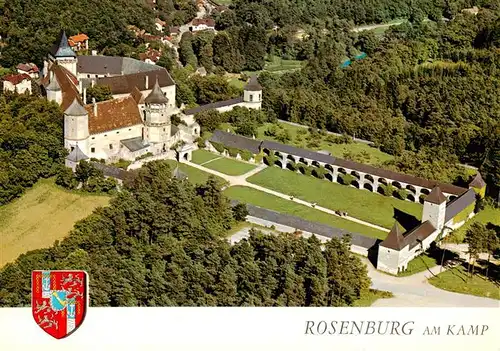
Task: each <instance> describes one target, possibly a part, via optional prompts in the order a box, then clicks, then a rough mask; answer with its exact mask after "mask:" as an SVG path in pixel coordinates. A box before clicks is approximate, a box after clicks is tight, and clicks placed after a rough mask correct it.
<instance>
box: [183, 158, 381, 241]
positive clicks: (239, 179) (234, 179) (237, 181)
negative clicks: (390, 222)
mask: <svg viewBox="0 0 500 351" xmlns="http://www.w3.org/2000/svg"><path fill="white" fill-rule="evenodd" d="M182 162H183V163H186V164H188V165H189V166H191V167H194V168H198V169H199V170H202V171H204V172H207V173H211V174H214V175H216V176H218V177H221V178H222V179H224V180H226V181H227V182H229V184H230V186H233V185H241V186H246V187H249V188H253V189H256V190H260V191H263V192H265V193H268V194H272V195H274V196H278V197H281V198H282V199H285V200H288V201H293V202H296V203H299V204H301V205H305V206H308V207H314V208H315V209H317V210H319V211H322V212H326V213H328V214H331V215H333V216H337V217H341V218H344V219H347V220H349V221H351V222H356V223H359V224H363V225H365V226H367V227H372V228H375V229H378V230H381V231H384V232H389V229H387V228H384V227H380V226H378V225H376V224H372V223H369V222H365V221H362V220H360V219H357V218H354V217H351V216H339V215H337V214H336V213H335V211H333V210H331V209H329V208H325V207H321V206H318V205H316V204H313V203H311V202H307V201H304V200H301V199H297V198H295V197H294V198H293V199H292V198H291V197H290V195H287V194H283V193H280V192H278V191H274V190H271V189H268V188H265V187H263V186H260V185H256V184H252V183H249V182H247V181H246V179H247V178H249V177H251V176H253V175H254V174H256V173H258V172H260V171H261V170H263V169H264V168H266V167H267V166H266V165H260V166H258V167H257V168H255V169H253V170H251V171H250V172H248V173H245V174H243V175H241V176H228V175H226V174H224V173H221V172H217V171H214V170H213V169H210V168H206V167H203V166H201V165H198V164H196V163H193V162H187V161H184V160H183V161H182Z"/></svg>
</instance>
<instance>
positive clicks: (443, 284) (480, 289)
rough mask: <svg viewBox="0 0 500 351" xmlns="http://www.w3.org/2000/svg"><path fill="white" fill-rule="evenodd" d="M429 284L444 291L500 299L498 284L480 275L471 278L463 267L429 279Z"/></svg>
mask: <svg viewBox="0 0 500 351" xmlns="http://www.w3.org/2000/svg"><path fill="white" fill-rule="evenodd" d="M429 283H431V284H432V285H434V286H435V287H437V288H440V289H443V290H448V291H454V292H457V293H461V294H469V295H476V296H484V297H489V298H492V299H500V286H499V285H498V284H495V283H493V282H492V281H491V280H488V279H486V278H485V277H484V276H481V275H478V274H475V275H474V276H473V277H472V278H470V275H469V274H467V270H466V269H465V268H464V267H463V266H458V267H455V268H452V269H450V270H447V271H444V272H442V273H440V274H438V275H437V276H436V277H432V278H431V279H429Z"/></svg>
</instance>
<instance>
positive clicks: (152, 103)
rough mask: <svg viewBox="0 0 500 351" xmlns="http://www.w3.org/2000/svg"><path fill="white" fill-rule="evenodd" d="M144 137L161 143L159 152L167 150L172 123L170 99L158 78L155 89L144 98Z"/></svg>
mask: <svg viewBox="0 0 500 351" xmlns="http://www.w3.org/2000/svg"><path fill="white" fill-rule="evenodd" d="M144 104H145V108H144V112H143V113H144V125H145V127H144V128H145V131H144V133H143V138H144V139H145V140H146V141H148V142H150V143H153V144H159V145H158V147H157V151H158V152H162V151H166V150H167V149H168V147H169V145H168V143H169V141H170V132H171V128H172V127H171V123H170V114H169V111H168V99H167V97H166V96H165V95H164V94H163V91H161V88H160V85H159V84H158V79H156V83H155V85H154V87H153V90H151V92H150V93H149V95H148V96H146V98H145V99H144Z"/></svg>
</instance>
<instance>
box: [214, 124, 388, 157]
mask: <svg viewBox="0 0 500 351" xmlns="http://www.w3.org/2000/svg"><path fill="white" fill-rule="evenodd" d="M271 125H272V124H271V123H264V125H262V126H260V127H259V128H258V130H257V135H256V136H255V137H256V138H257V139H261V140H272V141H277V142H281V141H278V140H276V138H274V137H271V136H267V135H265V134H264V132H265V131H266V130H268V129H269V127H270V126H271ZM278 125H279V126H281V127H282V128H283V129H286V130H288V132H289V133H290V137H291V140H290V141H288V142H287V143H286V144H290V145H293V146H296V147H300V148H303V149H309V150H314V151H319V150H327V151H329V152H330V153H331V154H332V156H336V157H340V158H345V156H346V153H349V154H350V155H352V156H354V157H355V158H356V159H355V160H354V161H358V162H361V163H365V164H372V165H378V164H381V163H383V162H385V161H389V160H392V159H393V156H391V155H389V154H386V153H384V152H382V151H380V150H379V149H377V148H375V147H372V146H370V145H367V144H364V143H359V142H353V143H350V144H333V143H329V142H327V141H326V137H322V139H321V140H320V143H319V147H311V145H308V143H307V140H306V136H307V135H308V134H309V133H306V134H303V135H300V131H304V130H306V131H307V128H306V127H297V126H293V125H290V124H288V123H283V122H278ZM219 129H221V130H224V131H226V130H227V129H230V130H233V131H234V128H233V127H232V126H231V125H230V124H228V123H223V124H221V125H220V127H219ZM297 138H299V139H297Z"/></svg>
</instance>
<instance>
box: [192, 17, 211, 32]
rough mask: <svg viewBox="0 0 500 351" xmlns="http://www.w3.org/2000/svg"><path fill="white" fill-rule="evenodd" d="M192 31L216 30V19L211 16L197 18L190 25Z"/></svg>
mask: <svg viewBox="0 0 500 351" xmlns="http://www.w3.org/2000/svg"><path fill="white" fill-rule="evenodd" d="M189 30H191V31H192V32H199V31H201V30H215V21H214V20H213V19H211V18H195V19H194V20H193V22H192V24H191V27H189Z"/></svg>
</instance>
